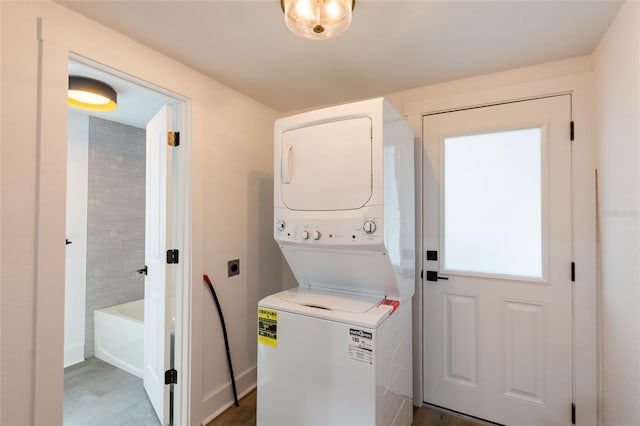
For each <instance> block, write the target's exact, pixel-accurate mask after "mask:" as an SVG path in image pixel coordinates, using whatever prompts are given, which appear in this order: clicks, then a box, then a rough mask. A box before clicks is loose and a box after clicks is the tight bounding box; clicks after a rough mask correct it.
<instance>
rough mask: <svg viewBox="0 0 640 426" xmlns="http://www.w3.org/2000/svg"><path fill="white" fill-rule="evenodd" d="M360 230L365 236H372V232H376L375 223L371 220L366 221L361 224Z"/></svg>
mask: <svg viewBox="0 0 640 426" xmlns="http://www.w3.org/2000/svg"><path fill="white" fill-rule="evenodd" d="M362 229H363V230H364V232H365V234H373V233H374V232H376V223H375V222H374V221H372V220H367V221H366V222H365V223H363V224H362Z"/></svg>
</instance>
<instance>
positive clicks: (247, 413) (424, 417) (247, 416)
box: [207, 390, 490, 426]
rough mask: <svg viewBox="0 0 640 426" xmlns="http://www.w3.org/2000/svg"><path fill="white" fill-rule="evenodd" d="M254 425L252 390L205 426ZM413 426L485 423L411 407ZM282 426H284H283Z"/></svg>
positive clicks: (482, 424)
mask: <svg viewBox="0 0 640 426" xmlns="http://www.w3.org/2000/svg"><path fill="white" fill-rule="evenodd" d="M255 424H256V391H255V390H253V391H252V392H251V393H249V394H248V395H247V396H245V397H244V398H242V399H241V400H240V406H239V407H233V406H232V407H231V408H229V409H227V410H226V411H225V412H224V413H222V414H220V415H219V416H218V417H216V418H215V419H213V420H212V421H211V422H210V423H208V424H207V426H255ZM413 424H414V426H485V425H490V423H485V422H481V421H477V420H473V419H469V418H467V417H464V416H461V415H458V414H454V413H449V412H444V411H441V410H438V409H435V408H431V407H422V408H417V407H413ZM283 426H284V425H283Z"/></svg>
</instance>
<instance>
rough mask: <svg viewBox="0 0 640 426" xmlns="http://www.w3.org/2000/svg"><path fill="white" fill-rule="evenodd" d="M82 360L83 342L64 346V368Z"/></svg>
mask: <svg viewBox="0 0 640 426" xmlns="http://www.w3.org/2000/svg"><path fill="white" fill-rule="evenodd" d="M82 361H84V344H82V343H80V344H77V345H71V346H67V347H66V348H64V368H67V367H70V366H72V365H74V364H78V363H80V362H82Z"/></svg>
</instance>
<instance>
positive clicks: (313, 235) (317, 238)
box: [311, 231, 322, 240]
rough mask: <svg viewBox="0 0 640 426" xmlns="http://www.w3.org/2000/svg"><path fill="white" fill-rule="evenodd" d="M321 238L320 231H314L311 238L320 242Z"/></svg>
mask: <svg viewBox="0 0 640 426" xmlns="http://www.w3.org/2000/svg"><path fill="white" fill-rule="evenodd" d="M321 236H322V235H321V234H320V231H313V234H311V238H313V239H314V240H319V239H320V237H321Z"/></svg>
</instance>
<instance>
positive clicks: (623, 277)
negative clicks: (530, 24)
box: [594, 2, 640, 425]
mask: <svg viewBox="0 0 640 426" xmlns="http://www.w3.org/2000/svg"><path fill="white" fill-rule="evenodd" d="M594 71H595V77H596V78H595V82H596V91H597V101H596V106H597V111H598V113H597V116H598V133H597V134H598V148H597V157H598V177H599V204H600V205H599V222H600V227H599V228H600V229H599V232H600V249H599V251H600V266H601V269H600V286H601V288H600V296H601V300H600V303H601V327H602V332H601V339H602V340H601V342H602V360H601V361H602V362H601V369H602V371H601V374H602V384H601V385H602V391H603V399H602V405H601V407H602V413H601V415H602V416H601V417H602V420H603V423H602V424H604V425H638V424H640V406H639V405H638V401H640V266H639V265H640V213H639V212H640V192H639V191H640V3H637V2H627V3H626V4H624V5H623V6H622V8H621V9H620V11H619V13H618V15H617V17H616V19H615V20H614V22H613V23H612V24H611V26H610V27H609V29H608V31H607V33H606V35H605V36H604V38H603V39H602V40H601V41H600V44H599V46H598V48H597V49H596V51H595V54H594Z"/></svg>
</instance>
